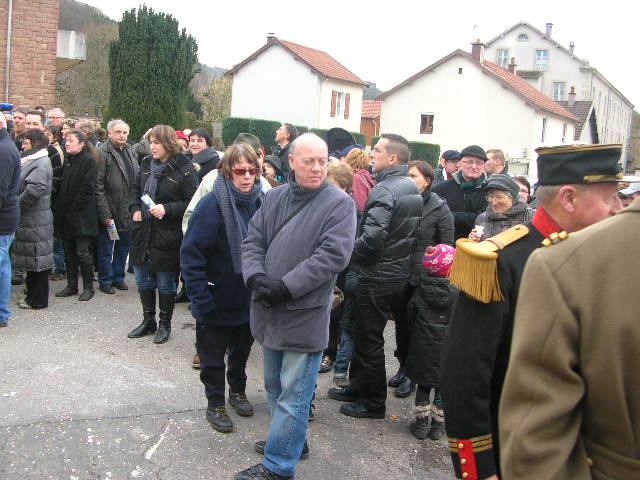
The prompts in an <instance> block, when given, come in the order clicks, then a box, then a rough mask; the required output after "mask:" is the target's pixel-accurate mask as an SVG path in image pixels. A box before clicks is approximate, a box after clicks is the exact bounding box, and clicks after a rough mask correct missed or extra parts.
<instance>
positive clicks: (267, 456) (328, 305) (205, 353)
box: [0, 107, 640, 480]
mask: <svg viewBox="0 0 640 480" xmlns="http://www.w3.org/2000/svg"><path fill="white" fill-rule="evenodd" d="M12 113H13V114H12V117H11V120H12V125H11V124H10V123H9V121H8V120H9V118H5V117H3V116H0V123H1V124H2V125H1V128H0V166H1V170H0V182H1V184H0V259H1V262H2V263H1V266H0V268H1V270H0V325H1V326H6V325H7V324H8V322H9V318H10V316H11V311H10V308H9V304H10V287H11V283H13V284H14V285H19V284H21V283H22V282H23V281H24V283H25V292H24V294H25V295H24V300H21V301H20V302H19V303H18V308H22V309H27V310H32V309H43V308H47V306H48V300H49V285H50V282H51V281H61V280H66V286H65V287H64V288H63V289H61V290H59V291H57V292H56V293H55V296H56V297H74V296H76V295H78V300H79V301H89V300H91V299H92V298H93V296H94V295H95V289H94V283H95V281H96V274H97V281H98V289H99V290H100V291H101V292H102V293H104V294H106V295H113V294H115V292H116V290H128V288H129V286H128V285H127V283H126V282H125V278H126V271H127V265H129V266H130V267H131V268H132V269H133V273H134V275H135V282H136V286H137V290H138V293H139V298H140V303H141V309H142V321H141V323H140V324H139V325H138V326H137V327H135V328H134V329H133V330H132V331H131V332H129V333H128V337H129V338H132V339H136V338H142V337H147V336H149V335H153V341H154V343H156V344H163V343H165V342H167V341H168V340H169V338H170V334H171V322H172V316H173V311H174V308H175V304H176V302H179V301H189V302H190V310H191V314H192V315H193V317H194V318H195V320H196V325H197V326H196V353H195V356H194V360H193V364H194V367H196V368H199V369H200V379H201V381H202V383H203V385H204V389H205V395H206V398H207V402H208V407H207V410H206V419H207V421H208V422H209V423H210V425H211V426H212V428H213V429H215V430H216V431H218V432H222V433H230V432H232V431H233V429H234V424H233V421H232V419H231V417H230V416H229V413H228V412H227V408H226V405H227V401H228V404H229V406H230V407H232V408H233V409H234V410H235V412H236V413H237V414H238V415H239V416H242V417H250V416H251V415H253V406H252V404H251V402H250V400H249V398H248V397H247V392H246V384H247V372H246V366H247V361H248V358H249V355H250V352H251V349H252V346H253V343H254V341H257V342H258V343H260V345H261V346H262V348H263V358H264V372H263V374H264V383H265V387H266V392H267V398H268V402H269V407H270V411H271V415H272V423H271V427H270V430H269V433H268V437H267V439H266V440H265V441H260V442H258V443H256V445H255V446H254V448H255V450H256V451H258V452H259V453H261V454H263V455H264V461H263V462H262V463H261V464H258V465H255V466H252V467H249V468H248V469H246V470H243V471H242V472H239V473H238V474H237V475H236V477H235V478H236V479H237V480H247V479H266V480H278V479H282V478H292V477H293V476H294V474H295V466H296V464H297V462H298V461H299V460H300V459H301V458H306V457H307V456H308V455H309V452H310V450H309V445H308V444H307V442H306V439H307V426H308V422H309V421H310V420H312V419H313V416H314V407H313V398H314V397H315V395H316V394H317V392H316V380H317V376H318V374H320V373H326V372H329V371H331V370H333V382H334V383H335V385H336V386H335V387H333V388H330V389H329V390H328V392H327V395H328V397H329V398H331V399H334V400H337V401H340V402H343V403H342V405H340V407H339V411H340V412H341V413H342V414H344V415H346V416H349V417H354V418H373V419H380V418H384V417H385V415H386V399H387V391H388V388H387V387H392V388H393V389H394V394H395V395H396V396H397V397H400V398H405V397H409V396H410V395H411V394H412V393H413V392H414V391H415V401H414V414H415V418H414V419H413V421H412V422H411V423H410V424H409V425H408V430H409V431H410V432H411V434H412V435H414V436H415V437H416V438H417V439H421V440H424V439H426V438H429V439H431V440H434V441H437V440H440V439H441V438H442V437H443V436H444V435H445V434H447V435H448V437H449V448H450V451H451V456H452V461H453V466H454V470H455V472H456V475H457V476H458V477H459V478H464V479H470V480H472V479H477V478H497V476H498V475H499V474H500V465H501V463H500V450H499V442H498V434H499V433H502V431H503V430H502V429H503V428H505V429H508V428H509V427H510V425H511V422H505V423H504V424H500V425H499V424H498V414H499V412H500V415H502V414H503V412H502V410H501V409H500V408H499V407H500V395H501V392H502V386H503V384H504V381H505V377H506V376H507V365H508V359H509V353H510V347H511V336H512V331H513V325H514V319H515V307H516V302H517V299H518V295H519V288H520V280H521V277H522V274H523V271H524V266H525V263H526V261H527V258H528V257H529V255H530V254H531V253H532V252H533V251H534V250H535V249H537V248H539V247H541V246H542V242H543V241H546V242H548V243H549V244H550V243H557V242H558V241H559V240H560V239H562V238H565V237H566V232H575V231H578V230H581V229H583V228H585V227H587V226H588V225H590V224H592V223H595V222H597V221H599V220H601V219H603V218H605V217H608V216H611V215H614V214H616V213H617V212H618V211H619V210H620V209H621V208H622V203H621V201H622V200H624V199H625V198H628V199H630V200H632V199H633V198H634V197H637V196H640V191H639V190H638V188H637V186H636V185H638V184H632V185H631V186H630V187H629V188H627V189H625V190H622V191H620V192H619V191H618V187H617V186H618V182H619V181H620V180H621V177H620V175H618V171H617V170H616V166H617V157H616V155H617V156H618V157H619V153H620V152H619V148H617V147H608V148H605V147H607V146H604V147H602V146H600V147H602V148H587V147H584V148H573V147H567V148H562V147H557V148H550V149H541V150H540V151H539V157H538V175H539V177H538V182H537V188H536V190H535V191H532V188H531V185H530V184H529V181H528V180H527V178H526V177H520V176H510V175H509V174H507V173H506V162H505V156H504V153H503V152H502V151H501V150H499V149H491V150H486V151H485V150H484V149H483V148H482V147H480V146H478V145H470V146H468V147H466V148H464V149H462V150H461V151H457V150H447V151H445V152H444V153H442V155H441V158H440V163H439V166H438V168H436V169H435V170H434V168H433V167H432V166H431V165H430V164H429V163H428V162H426V161H424V160H420V159H415V160H411V158H410V156H411V151H410V148H409V143H408V142H407V140H406V139H405V138H403V137H402V136H400V135H395V134H383V135H381V137H380V139H379V140H378V142H377V144H376V145H375V146H374V147H373V149H372V151H371V152H368V151H367V149H365V148H364V146H362V145H357V144H353V145H349V146H347V147H346V148H343V149H341V150H335V151H332V152H329V151H328V147H327V144H326V143H325V141H324V140H323V139H321V138H319V137H317V136H315V135H313V134H303V135H298V132H297V130H296V128H295V126H293V125H291V124H287V123H285V124H282V126H281V127H280V128H278V129H277V131H276V132H274V135H275V142H276V144H277V147H275V148H274V150H273V151H272V152H270V154H267V152H266V150H265V148H264V146H263V145H262V144H261V142H260V139H258V138H257V137H255V136H254V135H251V134H249V133H241V134H239V135H238V137H237V138H236V140H235V141H234V143H233V144H232V145H230V146H229V147H228V148H227V149H226V150H225V151H224V152H223V153H222V152H220V153H219V152H218V151H217V150H216V148H215V147H214V145H213V140H212V138H211V136H210V134H209V133H208V132H207V131H206V130H204V129H201V128H197V129H194V130H184V131H176V130H174V129H173V128H172V127H170V126H167V125H156V126H154V127H152V128H150V129H149V130H148V131H147V132H146V133H145V135H144V136H143V138H142V139H141V140H140V141H139V142H138V143H133V142H131V140H130V139H129V126H128V124H127V123H126V121H125V120H122V119H112V120H110V121H109V122H108V124H107V125H106V130H104V133H102V132H100V128H99V126H98V125H95V124H93V123H92V122H89V121H86V120H84V121H80V122H75V123H74V124H73V125H72V124H70V123H69V122H68V121H67V120H66V119H65V114H64V112H62V111H61V110H60V109H58V108H54V109H52V110H49V111H48V112H47V114H46V115H45V113H44V112H42V111H40V110H35V109H33V110H32V109H29V108H25V107H18V108H16V109H15V111H14V112H12ZM7 127H10V128H9V129H8V128H7ZM592 147H593V146H592ZM636 203H637V202H636ZM545 238H546V239H547V240H545ZM456 247H457V248H456ZM23 276H24V280H23ZM80 278H81V279H82V288H80V286H79V279H80ZM180 283H182V285H183V288H182V289H181V290H180V292H178V287H179V285H180ZM156 311H158V315H157V318H158V320H156ZM390 319H392V320H393V321H394V328H395V345H396V348H395V352H394V355H395V357H396V358H397V361H398V364H399V368H398V370H397V372H396V373H395V374H394V375H392V376H391V377H390V378H387V373H386V369H385V354H384V331H385V328H386V326H387V322H388V321H389V320H390ZM225 357H226V360H225ZM513 382H514V384H515V383H517V382H518V380H517V379H516V380H514V381H513ZM226 384H228V396H227V397H226V399H225V391H226V390H227V385H226ZM514 388H515V387H514ZM513 395H515V394H513ZM505 417H506V416H505ZM445 422H446V423H445ZM505 431H506V433H505V435H506V437H507V438H508V439H510V442H511V443H513V442H514V440H513V439H512V437H510V436H509V435H510V434H511V432H510V431H508V430H505ZM508 478H516V475H514V476H513V477H508Z"/></svg>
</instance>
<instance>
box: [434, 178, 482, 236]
mask: <svg viewBox="0 0 640 480" xmlns="http://www.w3.org/2000/svg"><path fill="white" fill-rule="evenodd" d="M483 175H484V181H483V182H482V183H481V184H480V185H478V186H477V187H475V188H471V189H465V190H463V189H462V187H461V186H460V180H459V177H460V176H461V175H458V174H456V175H454V176H453V178H450V179H449V180H445V181H444V182H442V183H439V184H438V185H436V186H435V187H433V189H432V190H431V191H432V192H433V193H435V194H437V195H438V196H439V197H440V198H442V199H444V201H445V202H447V205H448V206H449V210H451V213H453V219H454V225H455V229H456V231H455V239H456V240H458V239H459V238H466V237H468V236H469V233H471V230H472V229H473V226H474V224H475V221H476V217H477V216H478V215H480V214H481V213H482V212H484V211H485V210H486V208H487V199H486V198H485V197H486V192H485V190H484V186H485V185H486V183H487V176H486V175H485V174H483Z"/></svg>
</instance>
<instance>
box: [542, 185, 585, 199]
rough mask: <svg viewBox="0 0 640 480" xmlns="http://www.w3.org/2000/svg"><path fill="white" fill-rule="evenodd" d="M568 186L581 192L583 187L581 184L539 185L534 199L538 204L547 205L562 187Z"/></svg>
mask: <svg viewBox="0 0 640 480" xmlns="http://www.w3.org/2000/svg"><path fill="white" fill-rule="evenodd" d="M565 186H570V187H574V188H575V189H576V190H579V191H582V190H584V187H585V186H584V185H583V184H581V183H576V184H573V183H572V184H565V185H540V186H538V188H536V198H537V199H538V201H539V202H540V203H546V204H548V203H549V202H551V201H552V200H553V199H554V198H555V197H556V196H557V195H558V192H559V191H560V189H561V188H562V187H565Z"/></svg>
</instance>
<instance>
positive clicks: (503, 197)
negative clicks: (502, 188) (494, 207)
mask: <svg viewBox="0 0 640 480" xmlns="http://www.w3.org/2000/svg"><path fill="white" fill-rule="evenodd" d="M485 198H486V199H487V202H490V201H491V200H497V201H498V202H504V201H505V200H506V199H508V198H511V195H509V194H506V193H501V194H498V195H496V194H494V193H490V194H488V195H487V196H486V197H485Z"/></svg>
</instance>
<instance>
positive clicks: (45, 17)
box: [0, 0, 60, 108]
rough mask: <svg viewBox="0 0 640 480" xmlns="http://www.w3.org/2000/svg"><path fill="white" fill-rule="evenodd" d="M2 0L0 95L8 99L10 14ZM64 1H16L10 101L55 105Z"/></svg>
mask: <svg viewBox="0 0 640 480" xmlns="http://www.w3.org/2000/svg"><path fill="white" fill-rule="evenodd" d="M8 10H9V0H0V97H1V98H2V101H6V99H5V71H6V70H5V68H6V54H7V13H8ZM59 11H60V0H13V15H12V17H13V22H12V35H11V65H10V70H9V71H10V79H9V99H8V100H9V102H11V103H13V104H14V105H16V106H17V105H23V104H24V105H29V106H31V107H34V106H36V105H42V106H43V107H45V108H52V107H54V106H55V97H56V92H55V89H56V49H57V37H58V14H59Z"/></svg>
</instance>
